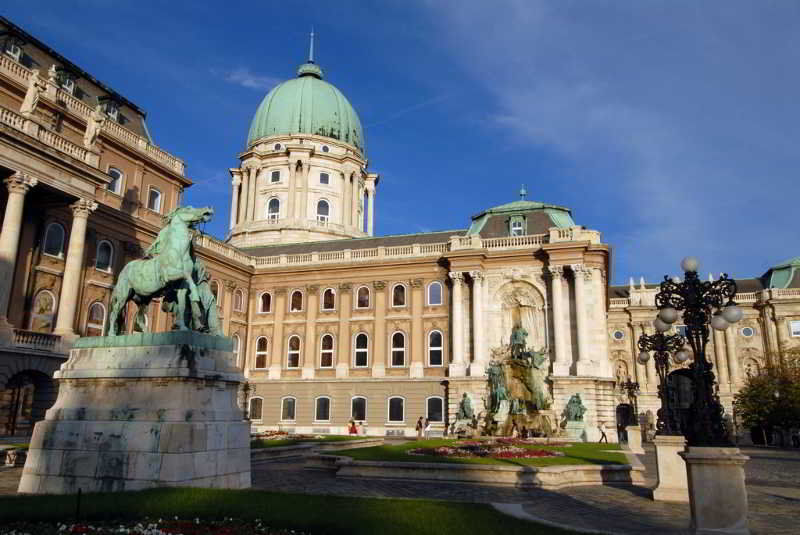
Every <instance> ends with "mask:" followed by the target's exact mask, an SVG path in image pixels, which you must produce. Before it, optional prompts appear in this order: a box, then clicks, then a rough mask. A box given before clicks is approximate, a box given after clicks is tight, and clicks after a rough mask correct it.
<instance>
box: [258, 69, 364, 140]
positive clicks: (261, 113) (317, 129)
mask: <svg viewBox="0 0 800 535" xmlns="http://www.w3.org/2000/svg"><path fill="white" fill-rule="evenodd" d="M322 76H323V74H322V69H320V68H319V66H318V65H316V64H315V63H312V62H308V63H304V64H303V65H300V67H299V68H298V69H297V78H294V79H292V80H287V81H286V82H283V83H282V84H278V85H277V86H276V87H274V88H273V89H272V91H270V92H269V93H268V94H267V96H266V97H264V100H263V101H262V102H261V105H260V106H259V107H258V110H257V111H256V115H255V117H253V122H252V123H251V124H250V133H249V135H248V136H247V145H248V146H250V145H252V143H253V142H254V141H256V140H258V139H260V138H263V137H267V136H275V135H282V134H316V135H318V136H325V137H329V138H333V139H336V140H339V141H341V142H343V143H348V144H350V145H353V146H355V147H356V148H357V149H358V150H359V152H361V154H362V155H365V150H364V131H363V130H362V128H361V121H360V120H359V119H358V115H356V112H355V110H354V109H353V106H351V105H350V102H349V101H348V100H347V98H346V97H345V96H344V95H343V94H342V92H341V91H339V90H338V89H336V88H335V87H334V86H332V85H331V84H329V83H328V82H326V81H324V80H323V79H322Z"/></svg>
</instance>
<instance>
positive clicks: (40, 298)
mask: <svg viewBox="0 0 800 535" xmlns="http://www.w3.org/2000/svg"><path fill="white" fill-rule="evenodd" d="M55 313H56V298H55V296H54V295H53V293H52V292H50V291H49V290H41V291H40V292H39V293H37V294H36V297H34V298H33V309H32V310H31V323H30V330H32V331H36V332H40V333H49V332H51V331H52V330H53V319H54V317H55Z"/></svg>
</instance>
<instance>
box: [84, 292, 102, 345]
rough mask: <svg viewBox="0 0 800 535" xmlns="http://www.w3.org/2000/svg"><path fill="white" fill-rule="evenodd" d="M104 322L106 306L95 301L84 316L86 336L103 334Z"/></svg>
mask: <svg viewBox="0 0 800 535" xmlns="http://www.w3.org/2000/svg"><path fill="white" fill-rule="evenodd" d="M105 324H106V307H105V306H103V303H100V302H98V301H95V302H94V303H92V305H91V306H90V307H89V314H88V315H87V316H86V336H103V334H104V331H105Z"/></svg>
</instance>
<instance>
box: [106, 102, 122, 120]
mask: <svg viewBox="0 0 800 535" xmlns="http://www.w3.org/2000/svg"><path fill="white" fill-rule="evenodd" d="M105 112H106V115H108V118H109V119H111V120H112V121H118V120H119V103H117V102H114V101H113V100H108V101H106V109H105Z"/></svg>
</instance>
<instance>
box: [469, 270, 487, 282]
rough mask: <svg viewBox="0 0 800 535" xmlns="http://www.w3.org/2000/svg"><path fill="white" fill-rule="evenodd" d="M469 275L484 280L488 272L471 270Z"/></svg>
mask: <svg viewBox="0 0 800 535" xmlns="http://www.w3.org/2000/svg"><path fill="white" fill-rule="evenodd" d="M469 276H470V277H472V278H473V279H474V280H476V281H477V280H483V278H484V277H485V276H486V274H485V273H484V272H483V271H470V272H469Z"/></svg>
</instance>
